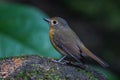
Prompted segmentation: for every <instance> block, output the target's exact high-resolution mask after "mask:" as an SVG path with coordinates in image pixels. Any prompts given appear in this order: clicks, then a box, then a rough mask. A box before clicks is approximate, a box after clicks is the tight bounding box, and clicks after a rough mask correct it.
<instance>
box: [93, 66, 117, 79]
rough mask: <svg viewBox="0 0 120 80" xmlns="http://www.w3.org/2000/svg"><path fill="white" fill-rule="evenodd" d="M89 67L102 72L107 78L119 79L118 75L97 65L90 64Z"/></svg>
mask: <svg viewBox="0 0 120 80" xmlns="http://www.w3.org/2000/svg"><path fill="white" fill-rule="evenodd" d="M91 67H92V68H94V69H95V70H96V71H98V72H99V73H102V74H103V75H104V76H105V77H106V79H107V80H119V78H118V76H116V75H115V74H113V73H111V72H110V71H108V70H105V69H103V68H101V67H98V66H91Z"/></svg>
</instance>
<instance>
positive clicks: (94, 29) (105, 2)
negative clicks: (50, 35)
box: [7, 0, 120, 75]
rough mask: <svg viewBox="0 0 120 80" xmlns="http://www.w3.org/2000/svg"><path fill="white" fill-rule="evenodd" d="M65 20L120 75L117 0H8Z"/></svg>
mask: <svg viewBox="0 0 120 80" xmlns="http://www.w3.org/2000/svg"><path fill="white" fill-rule="evenodd" d="M7 1H9V2H14V3H19V4H25V5H30V6H34V7H37V8H38V9H40V10H42V11H43V12H45V13H46V14H47V15H49V17H54V16H59V17H62V18H64V19H66V20H67V22H68V23H69V25H70V27H71V28H72V29H73V30H74V31H75V32H76V33H77V34H78V35H79V37H80V39H81V40H82V41H83V42H84V44H85V45H86V46H87V47H88V48H89V49H90V50H91V51H92V52H94V53H95V54H97V55H98V56H100V57H101V58H102V59H104V60H105V61H106V62H107V63H109V65H110V70H111V71H112V72H113V73H115V74H117V75H119V74H120V47H119V45H120V42H119V41H120V5H119V3H120V2H119V1H117V0H101V1H99V0H92V1H89V0H59V1H57V0H7Z"/></svg>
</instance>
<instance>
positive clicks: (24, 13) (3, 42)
mask: <svg viewBox="0 0 120 80" xmlns="http://www.w3.org/2000/svg"><path fill="white" fill-rule="evenodd" d="M45 17H47V16H46V15H45V14H44V13H43V12H42V11H40V10H37V9H36V8H34V7H30V6H24V5H20V4H8V3H1V4H0V58H4V57H10V56H20V55H40V56H47V57H55V58H59V57H60V54H58V53H57V52H56V51H55V49H53V47H52V46H51V44H50V42H49V36H48V32H49V27H48V23H46V22H45V21H44V20H43V18H45Z"/></svg>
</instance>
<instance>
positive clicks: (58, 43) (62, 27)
mask: <svg viewBox="0 0 120 80" xmlns="http://www.w3.org/2000/svg"><path fill="white" fill-rule="evenodd" d="M45 20H46V21H47V22H49V24H50V32H49V36H50V41H51V43H52V45H53V46H54V48H55V49H56V50H58V51H59V52H60V53H61V54H62V55H63V56H64V57H66V56H71V57H73V58H74V59H75V60H76V61H78V62H81V60H82V57H81V55H82V54H85V55H87V56H88V57H90V58H92V59H93V60H95V61H97V62H98V63H99V64H101V65H102V66H103V67H108V64H106V63H105V62H103V61H102V60H101V59H100V58H98V57H97V56H95V55H94V54H93V53H92V52H91V51H89V50H88V49H87V48H86V47H85V46H84V44H83V43H82V42H81V40H80V39H79V37H78V36H77V35H76V33H75V32H74V31H73V30H72V29H71V28H70V27H69V25H68V24H67V22H66V21H65V20H64V19H62V18H60V17H53V18H50V19H45ZM62 59H64V58H62ZM62 59H61V60H62ZM61 60H60V61H61Z"/></svg>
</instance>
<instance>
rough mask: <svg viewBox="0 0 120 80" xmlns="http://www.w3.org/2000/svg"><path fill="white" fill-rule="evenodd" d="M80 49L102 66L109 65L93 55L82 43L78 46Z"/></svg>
mask: <svg viewBox="0 0 120 80" xmlns="http://www.w3.org/2000/svg"><path fill="white" fill-rule="evenodd" d="M80 49H81V50H82V52H83V53H85V54H86V55H87V56H89V57H90V58H92V59H93V60H95V61H97V62H98V63H99V64H100V65H102V66H103V67H108V66H109V65H108V64H107V63H105V62H104V61H103V60H101V59H100V58H98V57H97V56H96V55H94V54H93V53H92V52H91V51H90V50H88V49H87V48H86V47H85V46H84V45H82V46H81V47H80Z"/></svg>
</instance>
